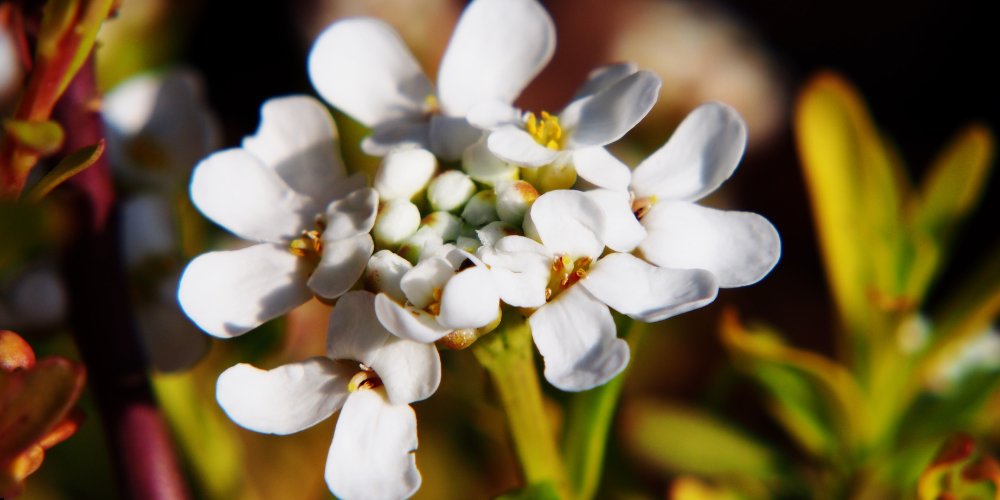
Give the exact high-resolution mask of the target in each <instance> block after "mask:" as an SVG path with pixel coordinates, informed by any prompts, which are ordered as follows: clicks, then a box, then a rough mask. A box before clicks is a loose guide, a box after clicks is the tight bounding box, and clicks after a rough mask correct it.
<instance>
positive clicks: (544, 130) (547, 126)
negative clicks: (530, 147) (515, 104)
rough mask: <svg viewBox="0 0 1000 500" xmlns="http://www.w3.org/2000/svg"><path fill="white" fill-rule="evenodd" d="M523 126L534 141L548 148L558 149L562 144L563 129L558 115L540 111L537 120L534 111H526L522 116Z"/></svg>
mask: <svg viewBox="0 0 1000 500" xmlns="http://www.w3.org/2000/svg"><path fill="white" fill-rule="evenodd" d="M524 126H525V128H527V129H528V133H529V134H531V137H532V138H534V139H535V142H537V143H539V144H541V145H542V146H545V147H547V148H549V149H552V150H555V151H559V150H561V149H562V146H563V129H562V127H561V126H560V125H559V117H558V116H552V115H550V114H549V113H548V112H547V111H542V119H541V120H539V119H538V117H536V116H535V114H534V113H528V115H527V116H526V117H525V118H524Z"/></svg>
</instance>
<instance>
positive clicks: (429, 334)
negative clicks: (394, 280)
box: [375, 293, 451, 343]
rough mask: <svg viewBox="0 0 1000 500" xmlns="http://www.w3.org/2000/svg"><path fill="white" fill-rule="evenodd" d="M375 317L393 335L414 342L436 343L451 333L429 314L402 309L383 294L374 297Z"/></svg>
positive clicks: (411, 309)
mask: <svg viewBox="0 0 1000 500" xmlns="http://www.w3.org/2000/svg"><path fill="white" fill-rule="evenodd" d="M375 315H376V316H378V320H379V322H381V323H382V325H383V326H385V328H386V330H389V331H390V332H392V334H393V335H395V336H397V337H399V338H402V339H407V340H412V341H414V342H423V343H431V342H437V340H438V339H440V338H441V337H444V336H445V335H447V334H448V333H450V332H451V329H450V328H445V327H443V326H441V325H440V324H439V323H438V322H437V318H436V317H434V316H433V315H431V314H430V313H428V312H426V311H422V310H418V309H414V308H412V307H404V306H402V305H400V304H399V303H397V302H396V301H394V300H392V299H391V298H390V297H389V296H388V295H386V294H384V293H380V294H378V295H376V296H375Z"/></svg>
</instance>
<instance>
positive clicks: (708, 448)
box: [622, 400, 783, 481]
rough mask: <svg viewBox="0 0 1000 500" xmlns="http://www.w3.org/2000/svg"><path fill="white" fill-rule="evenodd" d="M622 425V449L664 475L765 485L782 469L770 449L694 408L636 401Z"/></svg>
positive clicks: (626, 413)
mask: <svg viewBox="0 0 1000 500" xmlns="http://www.w3.org/2000/svg"><path fill="white" fill-rule="evenodd" d="M622 424H623V433H624V439H625V446H626V447H627V449H629V450H630V451H631V452H632V453H633V454H634V455H636V456H638V457H639V458H641V459H642V460H643V461H644V462H647V463H649V464H652V465H654V466H656V467H658V468H660V469H662V470H663V471H665V472H667V473H683V474H696V475H700V476H706V477H711V478H719V479H739V478H743V479H756V480H765V481H766V480H772V479H776V478H778V477H779V476H780V475H781V470H782V469H783V464H782V461H781V460H780V458H779V457H778V455H776V454H775V452H774V451H773V450H772V449H771V448H770V447H768V446H766V445H764V444H761V443H760V442H758V441H757V440H755V439H753V438H751V437H750V436H748V435H746V434H744V433H743V432H741V431H739V430H737V429H736V428H734V427H732V426H731V425H729V424H728V423H726V422H724V421H722V420H720V419H718V418H716V417H714V416H712V415H710V414H708V413H705V412H703V411H700V410H696V409H694V408H689V407H682V406H678V405H673V404H667V403H662V402H657V401H651V400H646V401H636V402H633V403H630V404H628V405H626V407H625V409H624V411H623V415H622Z"/></svg>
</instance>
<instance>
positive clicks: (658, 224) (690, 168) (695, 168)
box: [630, 103, 781, 288]
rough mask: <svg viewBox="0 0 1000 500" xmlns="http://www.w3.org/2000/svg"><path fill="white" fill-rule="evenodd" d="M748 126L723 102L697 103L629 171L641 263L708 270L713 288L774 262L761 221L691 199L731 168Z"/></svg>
mask: <svg viewBox="0 0 1000 500" xmlns="http://www.w3.org/2000/svg"><path fill="white" fill-rule="evenodd" d="M746 138H747V131H746V125H745V124H744V123H743V120H742V119H741V118H740V116H739V114H738V113H737V112H736V111H735V110H734V109H732V108H730V107H729V106H726V105H724V104H721V103H709V104H705V105H702V106H700V107H698V108H697V109H695V110H694V111H692V112H691V114H689V115H688V117H687V118H685V119H684V121H683V122H682V123H681V124H680V126H678V127H677V130H676V131H675V132H674V134H673V136H671V137H670V140H668V141H667V143H666V144H664V145H663V147H661V148H660V149H659V150H657V151H656V152H655V153H653V155H652V156H650V157H649V158H647V159H646V160H645V161H643V162H642V163H641V164H639V166H638V167H636V169H635V171H634V172H633V174H632V181H631V184H630V187H631V191H632V193H633V195H634V197H635V199H634V201H633V209H634V210H635V213H636V216H637V217H638V218H639V220H640V221H641V223H642V225H643V227H645V229H646V232H647V236H646V238H645V240H643V241H642V243H640V244H639V247H638V249H639V251H640V252H641V254H642V256H643V258H645V259H646V260H648V261H649V262H652V263H653V264H656V265H658V266H662V267H671V268H683V269H706V270H708V271H711V272H712V274H714V275H715V277H716V279H717V280H718V282H719V286H720V287H723V288H731V287H738V286H745V285H750V284H753V283H756V282H757V281H759V280H760V279H761V278H763V277H764V276H765V275H767V273H768V272H770V271H771V269H772V268H773V267H774V265H775V264H777V262H778V258H779V257H780V256H781V240H780V238H779V237H778V232H777V231H776V230H775V229H774V226H772V225H771V223H770V222H768V221H767V219H765V218H763V217H761V216H760V215H757V214H754V213H749V212H736V211H724V210H716V209H713V208H707V207H703V206H701V205H698V204H696V203H694V202H696V201H698V200H699V199H701V198H703V197H705V196H706V195H708V194H709V193H711V192H713V191H715V189H716V188H718V187H719V186H720V185H721V184H722V183H723V182H725V181H726V179H728V178H729V176H730V175H732V173H733V171H735V170H736V166H737V164H738V163H739V161H740V158H741V157H742V156H743V149H744V147H745V146H746Z"/></svg>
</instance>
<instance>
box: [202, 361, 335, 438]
mask: <svg viewBox="0 0 1000 500" xmlns="http://www.w3.org/2000/svg"><path fill="white" fill-rule="evenodd" d="M350 376H351V374H350V373H347V372H345V371H344V370H343V369H342V368H341V367H338V366H337V364H336V363H335V362H334V361H333V360H331V359H329V358H324V357H316V358H310V359H307V360H305V361H300V362H297V363H289V364H287V365H282V366H279V367H277V368H274V369H272V370H261V369H260V368H255V367H253V366H251V365H248V364H245V363H240V364H238V365H236V366H233V367H230V368H229V369H227V370H226V371H224V372H222V374H221V375H219V380H218V382H217V383H216V385H215V397H216V399H217V400H218V401H219V406H221V407H222V409H223V410H225V412H226V414H227V415H229V418H231V419H232V420H233V421H234V422H236V423H237V424H240V425H241V426H243V427H246V428H247V429H250V430H252V431H257V432H264V433H267V434H292V433H295V432H299V431H301V430H303V429H308V428H309V427H312V426H313V425H316V424H317V423H319V422H321V421H323V420H325V419H326V418H327V417H329V416H330V415H333V412H335V411H337V410H338V409H340V407H341V406H343V405H344V399H345V398H347V383H348V381H349V380H350V378H349V377H350Z"/></svg>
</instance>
